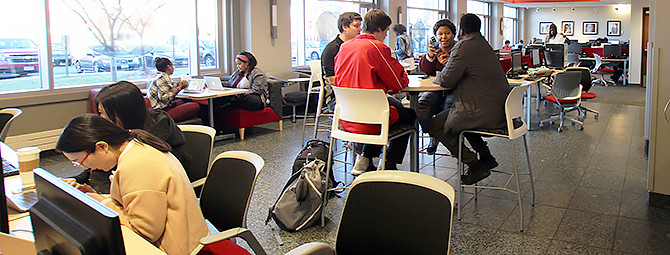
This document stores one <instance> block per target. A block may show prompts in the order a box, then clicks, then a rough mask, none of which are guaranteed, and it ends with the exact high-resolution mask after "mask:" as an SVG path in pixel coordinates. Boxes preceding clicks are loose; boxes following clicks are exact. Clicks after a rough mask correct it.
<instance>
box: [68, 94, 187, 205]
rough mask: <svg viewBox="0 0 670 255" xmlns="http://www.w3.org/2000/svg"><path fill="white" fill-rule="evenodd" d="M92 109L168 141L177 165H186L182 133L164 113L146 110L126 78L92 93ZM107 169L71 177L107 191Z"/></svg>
mask: <svg viewBox="0 0 670 255" xmlns="http://www.w3.org/2000/svg"><path fill="white" fill-rule="evenodd" d="M95 105H96V106H97V108H96V111H97V113H98V115H100V117H103V118H105V119H107V120H109V121H112V122H114V123H116V125H117V126H119V127H121V128H124V129H143V130H145V131H147V132H149V133H151V134H152V135H154V136H156V137H158V138H160V139H161V140H163V141H165V142H166V143H168V144H169V145H170V147H171V148H172V150H171V151H170V152H172V154H173V155H174V156H175V157H176V158H177V159H178V160H179V162H180V163H181V165H182V166H183V167H184V168H185V169H188V168H189V167H190V165H191V155H189V154H188V153H187V152H186V151H185V150H184V149H183V148H182V146H183V145H184V135H183V134H182V132H181V130H179V127H177V125H176V124H175V123H174V121H173V120H172V118H170V116H169V115H167V113H165V112H164V111H161V110H150V111H147V108H146V106H145V103H144V98H143V97H142V92H141V91H140V89H139V88H138V87H137V86H135V84H132V83H130V82H127V81H120V82H117V83H114V84H112V85H109V86H106V87H104V88H102V89H101V90H100V92H99V93H98V95H97V96H96V97H95ZM109 175H110V173H109V172H106V171H102V170H91V169H87V170H84V172H82V173H81V174H79V175H78V176H75V177H74V178H75V179H76V181H77V182H78V183H81V184H89V185H91V186H92V187H93V188H94V189H95V190H97V191H99V192H102V193H109Z"/></svg>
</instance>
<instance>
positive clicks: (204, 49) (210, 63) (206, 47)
mask: <svg viewBox="0 0 670 255" xmlns="http://www.w3.org/2000/svg"><path fill="white" fill-rule="evenodd" d="M200 64H201V65H204V66H207V67H214V66H216V42H215V41H200Z"/></svg>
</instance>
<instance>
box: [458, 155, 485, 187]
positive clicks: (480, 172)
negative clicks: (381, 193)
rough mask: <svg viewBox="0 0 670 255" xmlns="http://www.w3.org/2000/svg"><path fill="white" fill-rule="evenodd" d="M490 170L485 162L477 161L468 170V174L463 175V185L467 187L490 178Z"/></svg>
mask: <svg viewBox="0 0 670 255" xmlns="http://www.w3.org/2000/svg"><path fill="white" fill-rule="evenodd" d="M490 170H491V169H489V168H487V166H486V164H485V163H484V162H483V161H481V160H480V161H477V163H475V164H474V165H472V167H470V168H468V174H466V175H461V183H463V184H465V185H472V184H475V183H477V182H479V181H481V180H483V179H485V178H486V177H489V175H491V171H490Z"/></svg>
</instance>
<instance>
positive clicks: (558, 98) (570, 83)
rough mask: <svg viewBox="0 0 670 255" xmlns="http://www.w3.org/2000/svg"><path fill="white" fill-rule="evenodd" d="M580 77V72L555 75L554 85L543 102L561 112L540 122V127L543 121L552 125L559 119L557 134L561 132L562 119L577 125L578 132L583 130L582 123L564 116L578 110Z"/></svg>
mask: <svg viewBox="0 0 670 255" xmlns="http://www.w3.org/2000/svg"><path fill="white" fill-rule="evenodd" d="M581 76H582V74H581V72H578V71H565V72H562V73H559V74H557V75H556V78H555V79H554V84H553V86H552V87H551V94H550V95H548V96H545V97H544V100H546V101H547V102H550V103H553V104H555V105H556V106H558V108H560V110H561V112H560V113H559V114H558V115H554V116H551V117H550V118H549V119H545V120H542V121H540V127H544V122H545V121H549V124H553V123H554V121H553V120H554V119H559V121H560V124H559V126H558V132H562V131H563V119H568V120H570V121H571V122H572V125H575V124H579V130H583V129H584V123H582V122H581V121H579V120H577V119H574V118H571V117H569V116H566V113H568V112H570V111H574V110H579V107H580V106H581V101H582V99H581V94H582V85H581V84H579V81H580V79H581Z"/></svg>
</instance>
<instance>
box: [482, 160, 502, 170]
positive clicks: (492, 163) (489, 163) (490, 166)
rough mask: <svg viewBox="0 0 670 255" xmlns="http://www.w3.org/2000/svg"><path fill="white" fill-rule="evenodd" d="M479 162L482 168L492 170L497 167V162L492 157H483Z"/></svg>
mask: <svg viewBox="0 0 670 255" xmlns="http://www.w3.org/2000/svg"><path fill="white" fill-rule="evenodd" d="M479 161H481V162H482V163H483V164H484V168H486V169H493V168H496V167H498V162H497V161H496V159H495V158H494V157H488V158H487V157H483V158H482V159H480V160H479Z"/></svg>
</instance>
